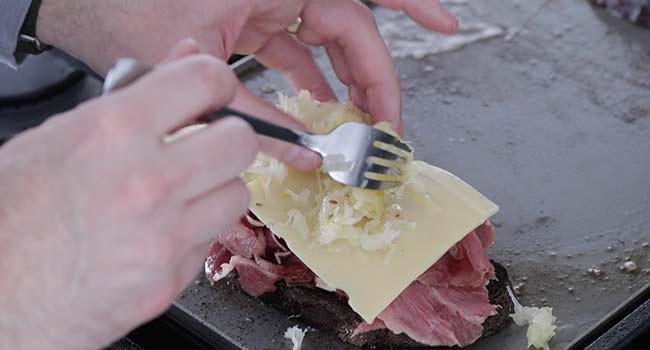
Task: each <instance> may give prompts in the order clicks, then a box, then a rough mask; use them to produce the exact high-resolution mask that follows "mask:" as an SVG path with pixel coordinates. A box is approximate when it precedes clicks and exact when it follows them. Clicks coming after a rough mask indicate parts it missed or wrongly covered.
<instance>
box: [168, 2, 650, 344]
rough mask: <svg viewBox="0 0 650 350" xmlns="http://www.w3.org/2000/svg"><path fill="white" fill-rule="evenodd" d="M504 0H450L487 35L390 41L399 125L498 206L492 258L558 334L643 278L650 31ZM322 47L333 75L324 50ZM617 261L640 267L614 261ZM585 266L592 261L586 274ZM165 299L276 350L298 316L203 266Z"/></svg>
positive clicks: (255, 76)
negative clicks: (408, 47)
mask: <svg viewBox="0 0 650 350" xmlns="http://www.w3.org/2000/svg"><path fill="white" fill-rule="evenodd" d="M456 3H458V2H456ZM514 3H515V1H513V0H502V1H497V2H490V3H489V4H487V3H482V2H471V4H469V3H468V4H464V5H463V4H461V5H458V4H456V5H453V6H452V9H453V10H454V11H459V12H460V13H461V15H463V16H465V17H466V18H467V17H469V18H470V19H472V18H473V19H474V20H480V22H481V23H483V24H486V23H487V24H490V25H491V26H494V27H495V28H501V29H502V30H503V31H502V32H501V33H500V34H497V35H496V37H493V38H491V39H489V40H488V41H484V42H476V43H472V44H469V45H467V46H465V47H463V48H460V49H459V50H456V51H453V52H446V53H440V54H436V55H429V56H426V55H424V56H423V57H422V55H419V56H417V57H408V55H403V56H402V55H401V54H399V53H398V54H397V55H396V57H395V59H396V64H397V66H398V69H399V72H400V75H401V79H402V89H403V91H404V119H405V128H406V130H405V133H406V138H407V139H408V140H410V141H413V142H414V145H415V148H416V158H419V159H423V160H426V161H427V162H430V163H433V164H435V165H438V166H441V167H443V168H445V169H448V170H450V171H451V172H453V173H455V174H457V175H459V176H460V177H462V178H463V179H465V180H466V181H468V182H469V183H470V184H472V185H473V186H475V187H476V188H477V189H479V190H480V191H481V192H483V193H484V194H485V195H487V196H488V197H489V198H491V199H492V200H494V201H495V202H496V203H498V204H499V205H500V207H501V211H500V212H499V214H497V215H496V216H495V217H494V218H493V222H494V224H495V226H496V228H495V230H496V240H497V241H496V245H495V246H494V247H493V248H492V249H491V251H490V256H491V257H492V258H493V259H495V260H496V261H499V262H501V263H502V264H505V265H506V266H507V267H508V270H509V272H510V275H511V279H512V281H513V283H514V284H519V286H520V290H521V292H522V295H521V300H522V301H523V302H524V303H525V304H528V305H537V306H540V305H546V304H547V305H550V306H553V307H554V313H555V314H556V316H557V317H558V320H559V322H558V330H557V335H556V337H555V339H554V342H553V345H554V347H555V348H562V347H564V346H566V345H568V344H569V342H570V341H571V340H573V339H574V338H576V337H577V336H578V335H579V334H581V333H583V332H585V331H586V330H587V329H588V328H589V327H591V326H592V325H594V324H595V323H596V322H597V321H598V320H599V319H601V318H602V317H604V316H605V315H606V314H607V313H608V312H609V311H610V310H612V309H613V308H615V307H616V306H617V305H618V304H620V303H621V302H623V301H624V300H625V299H626V298H627V297H629V296H630V295H632V294H633V293H634V292H635V291H637V290H639V289H640V288H641V287H642V286H643V285H644V284H645V283H646V282H647V281H648V280H650V274H649V273H647V272H642V270H645V269H650V248H648V247H644V245H643V243H644V242H647V241H650V202H649V198H650V105H649V104H648V101H650V40H648V35H649V33H648V32H647V31H645V30H643V29H641V28H638V27H635V26H633V25H630V24H628V23H623V22H619V21H617V20H615V19H613V18H610V17H609V16H607V15H605V14H603V13H602V12H601V11H599V10H598V11H596V10H593V9H592V8H591V7H590V6H589V5H588V4H587V2H564V1H544V2H541V3H540V2H538V1H516V3H518V5H515V4H514ZM375 12H376V15H377V17H378V22H379V23H380V24H381V23H388V22H390V23H391V25H392V26H398V28H399V26H400V25H407V24H406V22H405V21H404V20H403V18H402V17H403V16H402V15H399V14H396V13H395V12H392V11H388V10H384V9H376V11H375ZM479 27H480V26H479ZM388 29H390V28H388ZM479 29H480V28H479ZM383 30H386V28H383ZM391 33H392V34H391ZM409 35H410V34H409ZM386 39H387V41H388V43H389V46H391V43H394V42H396V41H399V40H401V41H404V40H415V39H417V38H415V37H411V38H409V37H408V35H406V36H405V34H404V32H402V33H401V34H400V32H398V31H392V32H391V31H388V35H387V37H386ZM317 56H318V60H319V62H320V63H322V64H323V66H324V67H326V68H325V70H326V74H327V75H328V77H329V78H331V79H332V81H333V79H334V78H333V77H334V75H333V73H332V70H331V69H330V68H329V65H327V64H325V61H326V60H325V57H324V56H323V53H322V52H320V51H318V52H317ZM242 78H243V79H244V81H245V82H246V84H247V85H248V86H249V87H250V88H251V89H252V90H253V91H254V92H256V93H257V94H258V95H260V96H266V97H268V98H269V99H270V100H272V101H273V100H274V99H275V98H276V97H275V94H273V93H272V92H274V91H276V90H277V91H282V92H284V93H289V94H290V89H289V87H288V85H287V84H286V83H285V82H284V80H283V79H282V77H281V75H279V74H277V73H275V72H271V71H264V70H255V71H251V72H249V73H247V74H245V75H243V76H242ZM336 91H337V93H338V94H339V96H341V97H342V98H345V94H346V92H345V90H344V89H342V88H341V87H340V86H337V87H336ZM625 259H629V260H631V261H634V262H635V263H636V264H637V265H638V267H639V271H638V272H636V273H625V272H622V271H620V270H619V266H620V265H621V264H622V263H623V262H624V261H625ZM592 266H598V267H599V268H600V269H601V270H602V271H603V274H602V275H601V276H593V275H591V274H590V273H589V272H588V269H589V268H590V267H592ZM176 305H177V306H178V307H180V308H181V309H182V313H185V314H187V315H189V317H191V318H193V319H194V321H197V322H200V323H202V324H204V325H207V326H209V327H210V328H211V329H213V331H214V332H216V333H220V334H221V336H223V337H225V338H227V339H229V340H230V341H231V342H232V343H234V344H236V345H237V346H238V347H240V348H242V349H287V348H288V347H289V342H288V341H287V340H285V339H283V337H282V335H283V333H284V330H285V329H286V328H287V327H289V326H291V325H294V324H298V321H296V320H295V319H294V318H288V317H287V315H284V314H282V313H281V312H279V311H276V310H274V309H272V308H270V307H268V306H265V305H263V304H262V303H261V302H260V301H258V300H255V299H253V298H250V297H248V296H247V295H244V294H242V293H240V292H236V291H233V290H232V289H231V288H230V287H229V286H227V285H225V284H224V285H217V286H214V287H212V286H210V285H209V283H208V282H207V281H206V280H205V279H203V278H202V279H201V280H199V282H198V283H197V284H195V285H192V286H190V287H189V288H188V289H187V290H186V292H185V293H184V294H183V296H181V298H180V299H179V300H178V301H177V303H176ZM181 309H178V310H181ZM178 310H176V312H178ZM524 347H525V331H524V329H521V328H518V327H516V326H512V325H511V326H510V327H508V328H507V329H506V330H504V331H503V332H501V333H500V334H498V335H496V336H492V337H490V338H487V339H484V340H481V341H479V342H478V344H476V346H472V348H473V349H496V348H499V349H523V348H524ZM325 348H336V349H347V348H352V347H348V346H344V345H342V344H341V343H340V342H339V341H338V340H337V339H336V337H335V336H332V335H329V334H323V333H321V332H319V331H317V330H314V331H310V332H309V333H308V336H307V337H306V338H305V342H304V346H303V349H325Z"/></svg>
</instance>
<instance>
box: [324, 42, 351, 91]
mask: <svg viewBox="0 0 650 350" xmlns="http://www.w3.org/2000/svg"><path fill="white" fill-rule="evenodd" d="M325 52H327V56H328V57H329V59H330V62H331V63H332V68H334V73H336V77H337V78H339V80H340V81H341V83H343V84H344V85H346V86H350V85H352V84H354V77H353V76H352V72H350V69H349V68H348V64H347V62H345V55H344V54H343V51H342V50H341V48H340V47H339V46H338V44H336V43H329V44H325Z"/></svg>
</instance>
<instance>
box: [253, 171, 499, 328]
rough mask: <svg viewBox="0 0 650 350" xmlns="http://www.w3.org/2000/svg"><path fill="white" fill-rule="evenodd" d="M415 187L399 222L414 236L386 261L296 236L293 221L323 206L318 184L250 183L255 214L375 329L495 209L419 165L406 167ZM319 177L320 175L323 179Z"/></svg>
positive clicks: (296, 179) (299, 177)
mask: <svg viewBox="0 0 650 350" xmlns="http://www.w3.org/2000/svg"><path fill="white" fill-rule="evenodd" d="M409 172H410V173H411V176H410V177H411V178H412V179H413V180H414V182H412V183H408V184H406V185H405V188H404V192H403V195H402V196H401V198H396V199H395V200H394V203H395V204H398V205H399V206H401V209H402V210H401V216H402V219H404V220H405V221H408V222H414V223H415V224H416V225H415V228H414V229H412V230H407V231H405V232H403V233H402V234H400V235H399V236H398V237H397V238H396V239H395V240H394V241H393V245H394V247H395V248H396V249H394V250H393V252H392V253H391V256H390V257H389V259H387V256H386V253H385V252H383V251H377V252H363V251H359V249H358V248H355V247H353V246H351V245H350V244H349V243H348V242H347V241H345V240H337V241H335V242H332V243H329V244H327V245H324V244H321V243H319V242H318V241H316V240H315V239H314V238H313V237H314V235H313V232H299V230H298V229H297V226H296V225H292V224H291V218H290V215H289V213H290V212H291V211H292V210H296V209H298V210H300V209H301V208H305V207H313V205H317V204H318V203H320V202H319V201H320V200H321V199H322V197H320V198H319V196H318V192H319V190H318V182H319V181H320V180H319V177H318V176H317V175H316V173H302V172H298V171H295V170H292V169H287V174H286V177H285V178H284V180H283V181H270V182H268V181H267V182H266V183H265V181H264V180H263V179H258V180H255V181H253V182H251V183H249V188H250V190H251V193H252V205H251V210H252V211H253V212H254V213H255V215H257V216H258V218H259V219H260V220H261V221H262V222H264V223H265V224H266V225H268V226H269V227H270V228H271V230H272V231H273V233H275V234H276V235H278V236H279V237H282V238H283V239H284V240H285V241H286V243H287V245H288V246H289V249H291V251H292V252H293V253H294V254H296V256H298V257H299V258H300V259H301V260H302V261H303V262H304V263H305V264H306V265H307V266H308V267H309V268H310V269H311V270H312V271H313V272H314V273H315V274H316V275H317V276H318V277H319V278H320V279H322V280H323V281H324V282H325V283H326V284H327V285H328V286H330V287H332V288H337V289H340V290H342V291H344V292H345V293H346V294H347V295H348V297H349V301H348V302H349V304H350V306H351V307H352V309H353V310H354V311H355V312H357V313H358V314H359V315H360V316H361V317H362V318H363V319H364V320H365V321H366V322H368V323H371V322H372V321H373V320H374V319H375V317H377V316H378V315H379V314H380V313H381V312H382V311H383V310H384V309H385V308H386V307H387V306H388V305H389V304H390V303H391V302H392V301H393V300H394V299H395V298H397V296H398V295H399V294H400V293H401V292H402V291H403V290H404V289H406V287H408V286H409V284H410V283H411V282H413V281H414V280H415V279H416V278H417V277H418V276H419V275H420V274H422V273H423V272H424V271H425V270H427V269H428V268H429V267H430V266H431V265H433V264H434V263H435V262H436V261H437V260H438V259H440V257H442V255H443V254H445V252H447V250H449V248H451V247H452V246H453V245H454V244H455V243H457V242H458V241H460V240H461V239H462V238H463V237H464V236H465V235H466V234H467V233H469V232H471V231H472V230H473V229H475V228H476V227H478V226H479V225H480V224H482V223H483V222H484V221H485V220H487V219H488V218H489V217H490V216H492V215H494V214H495V213H496V212H497V210H498V207H497V206H496V205H495V204H494V203H493V202H491V201H490V200H489V199H487V198H486V197H484V196H483V195H482V194H481V193H479V192H478V191H476V190H475V189H474V188H472V187H471V186H469V185H468V184H466V183H465V182H463V181H462V180H461V179H459V178H458V177H456V176H454V175H452V174H450V173H449V172H447V171H445V170H443V169H440V168H437V167H434V166H430V165H428V164H426V163H423V162H419V161H414V162H412V163H411V164H410V165H409ZM321 176H322V175H321ZM305 189H307V190H309V193H311V194H312V195H311V196H310V198H309V202H310V203H304V202H303V201H301V200H297V199H296V198H295V197H292V196H287V194H286V193H287V192H288V191H287V190H290V191H292V192H293V193H300V192H302V191H304V190H305ZM305 218H306V221H307V227H309V228H310V230H315V229H317V219H316V218H315V216H314V215H305Z"/></svg>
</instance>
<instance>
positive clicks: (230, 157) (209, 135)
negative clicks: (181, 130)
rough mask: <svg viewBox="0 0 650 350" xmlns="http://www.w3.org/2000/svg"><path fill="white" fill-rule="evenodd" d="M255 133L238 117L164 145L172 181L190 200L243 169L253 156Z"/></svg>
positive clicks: (219, 122)
mask: <svg viewBox="0 0 650 350" xmlns="http://www.w3.org/2000/svg"><path fill="white" fill-rule="evenodd" d="M257 151H258V146H257V135H256V134H255V132H254V131H253V129H252V128H251V127H250V125H249V124H248V123H246V122H245V121H243V120H242V119H239V118H226V119H223V120H219V121H217V122H214V123H212V124H210V125H208V126H207V127H206V128H204V129H202V130H200V131H198V132H195V133H193V134H192V135H190V136H189V137H183V138H181V139H179V140H178V141H176V142H172V143H171V144H168V145H166V146H165V147H164V150H163V156H164V157H165V158H166V160H167V162H168V164H170V165H171V166H170V169H169V172H170V173H172V175H170V176H171V177H172V178H173V181H174V182H175V183H177V184H178V188H179V191H182V193H181V196H182V197H183V198H182V199H183V200H190V199H192V198H194V197H196V196H199V195H201V194H202V193H205V192H208V191H210V190H211V189H213V188H215V187H216V186H219V185H221V184H223V183H226V182H228V181H230V180H232V179H233V178H235V177H237V176H238V175H239V174H240V173H241V172H242V171H244V170H245V169H246V168H247V167H248V165H250V163H252V162H253V160H254V159H255V156H256V155H257Z"/></svg>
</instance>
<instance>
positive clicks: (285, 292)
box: [228, 261, 513, 349]
mask: <svg viewBox="0 0 650 350" xmlns="http://www.w3.org/2000/svg"><path fill="white" fill-rule="evenodd" d="M491 262H492V264H493V265H494V268H495V273H496V274H495V275H496V278H495V279H493V280H491V281H490V283H489V284H488V286H487V289H488V293H489V296H490V303H492V304H494V305H499V306H500V308H499V309H498V310H497V314H496V315H493V316H490V317H488V319H487V320H485V322H484V323H483V336H484V337H485V336H488V335H491V334H494V333H497V332H499V331H500V330H501V329H503V328H504V327H505V326H506V325H507V324H508V322H509V320H510V317H509V316H508V315H509V314H511V313H512V309H513V305H512V301H511V300H510V297H509V296H508V291H507V289H506V286H509V285H510V280H509V279H508V273H507V271H506V269H505V267H503V266H502V265H501V264H498V263H496V262H494V261H491ZM234 276H235V274H230V276H229V277H228V279H230V280H231V281H230V282H231V283H228V284H229V285H231V286H233V287H234V288H236V289H239V290H241V288H240V286H239V283H238V282H237V279H236V278H234ZM259 299H261V300H262V301H263V302H265V303H266V304H268V305H271V306H273V307H275V308H277V309H279V310H281V311H283V312H284V313H286V314H287V315H299V316H298V317H297V318H298V319H299V320H300V321H302V322H304V323H305V324H307V325H309V326H311V327H314V328H317V329H319V330H321V331H324V332H331V333H336V334H337V335H338V336H339V338H341V340H343V341H344V342H347V343H351V344H354V345H357V346H363V347H367V348H378V349H396V348H418V349H424V348H426V349H448V348H447V347H435V348H433V347H427V346H424V345H422V344H420V343H418V342H416V341H414V340H412V339H411V338H409V337H408V336H407V335H405V334H394V333H393V332H391V331H390V330H388V329H379V330H374V331H370V332H367V333H363V334H359V335H357V336H353V335H352V334H353V332H354V329H355V328H356V327H357V325H359V323H361V322H362V319H361V317H360V316H359V315H357V314H356V313H355V312H354V311H353V310H352V309H351V308H350V306H349V305H348V303H347V302H346V300H345V299H343V298H342V297H340V296H338V295H337V294H336V293H332V292H328V291H325V290H322V289H320V288H310V287H301V286H294V287H287V285H285V284H284V282H278V283H277V290H276V291H275V292H273V293H267V294H265V295H263V296H261V297H260V298H259Z"/></svg>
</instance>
